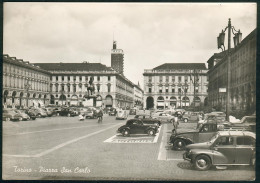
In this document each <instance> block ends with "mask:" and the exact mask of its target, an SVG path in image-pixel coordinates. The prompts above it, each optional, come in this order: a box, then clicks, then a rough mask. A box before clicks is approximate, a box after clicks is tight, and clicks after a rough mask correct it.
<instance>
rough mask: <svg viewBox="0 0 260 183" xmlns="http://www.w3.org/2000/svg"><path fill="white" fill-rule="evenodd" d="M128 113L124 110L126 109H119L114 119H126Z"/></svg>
mask: <svg viewBox="0 0 260 183" xmlns="http://www.w3.org/2000/svg"><path fill="white" fill-rule="evenodd" d="M127 117H128V114H127V112H126V110H119V111H117V113H116V119H127Z"/></svg>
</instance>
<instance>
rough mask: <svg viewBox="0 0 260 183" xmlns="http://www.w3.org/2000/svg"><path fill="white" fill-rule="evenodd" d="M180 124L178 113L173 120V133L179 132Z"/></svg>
mask: <svg viewBox="0 0 260 183" xmlns="http://www.w3.org/2000/svg"><path fill="white" fill-rule="evenodd" d="M178 125H179V120H178V115H175V116H174V120H173V122H172V126H173V129H172V133H175V134H177V128H178Z"/></svg>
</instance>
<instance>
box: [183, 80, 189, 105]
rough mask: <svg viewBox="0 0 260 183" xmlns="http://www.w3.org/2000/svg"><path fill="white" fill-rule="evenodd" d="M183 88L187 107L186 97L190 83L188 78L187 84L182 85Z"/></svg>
mask: <svg viewBox="0 0 260 183" xmlns="http://www.w3.org/2000/svg"><path fill="white" fill-rule="evenodd" d="M182 89H183V91H184V98H185V100H184V101H185V103H184V108H186V97H187V90H188V84H187V80H186V79H185V84H184V85H182Z"/></svg>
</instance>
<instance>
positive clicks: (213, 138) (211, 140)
mask: <svg viewBox="0 0 260 183" xmlns="http://www.w3.org/2000/svg"><path fill="white" fill-rule="evenodd" d="M218 136H219V135H218V134H216V135H214V136H213V137H211V139H210V141H209V143H211V144H212V143H213V142H215V140H216V139H217V138H218Z"/></svg>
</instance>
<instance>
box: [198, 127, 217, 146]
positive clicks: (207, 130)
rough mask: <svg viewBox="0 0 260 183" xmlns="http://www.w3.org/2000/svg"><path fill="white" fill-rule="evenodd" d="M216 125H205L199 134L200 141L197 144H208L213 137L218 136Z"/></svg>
mask: <svg viewBox="0 0 260 183" xmlns="http://www.w3.org/2000/svg"><path fill="white" fill-rule="evenodd" d="M216 131H217V129H216V125H214V124H203V126H202V128H201V129H200V132H199V133H198V139H197V141H195V143H199V142H207V141H209V139H210V138H211V137H213V136H214V135H215V134H216Z"/></svg>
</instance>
